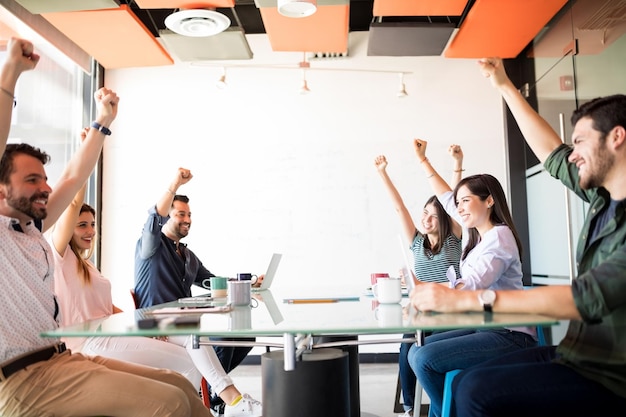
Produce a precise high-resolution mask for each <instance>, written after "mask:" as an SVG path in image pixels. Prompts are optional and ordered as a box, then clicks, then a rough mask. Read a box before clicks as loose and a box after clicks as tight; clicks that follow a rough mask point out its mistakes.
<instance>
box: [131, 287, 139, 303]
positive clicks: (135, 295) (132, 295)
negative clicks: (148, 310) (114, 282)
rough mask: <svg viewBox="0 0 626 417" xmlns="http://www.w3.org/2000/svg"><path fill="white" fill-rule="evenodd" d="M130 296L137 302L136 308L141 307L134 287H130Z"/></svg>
mask: <svg viewBox="0 0 626 417" xmlns="http://www.w3.org/2000/svg"><path fill="white" fill-rule="evenodd" d="M130 296H131V297H133V303H135V308H139V299H138V298H137V294H135V290H134V289H132V288H131V289H130Z"/></svg>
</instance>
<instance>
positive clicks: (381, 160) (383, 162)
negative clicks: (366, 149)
mask: <svg viewBox="0 0 626 417" xmlns="http://www.w3.org/2000/svg"><path fill="white" fill-rule="evenodd" d="M374 165H376V169H378V170H379V171H384V170H385V169H386V168H387V158H385V155H378V156H377V157H376V159H374Z"/></svg>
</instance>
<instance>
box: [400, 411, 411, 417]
mask: <svg viewBox="0 0 626 417" xmlns="http://www.w3.org/2000/svg"><path fill="white" fill-rule="evenodd" d="M398 417H413V410H406V411H405V412H404V414H398Z"/></svg>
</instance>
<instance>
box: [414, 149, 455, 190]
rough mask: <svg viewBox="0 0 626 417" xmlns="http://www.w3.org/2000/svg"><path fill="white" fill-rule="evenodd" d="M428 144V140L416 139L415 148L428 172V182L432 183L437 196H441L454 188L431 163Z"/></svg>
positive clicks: (423, 167) (425, 170)
mask: <svg viewBox="0 0 626 417" xmlns="http://www.w3.org/2000/svg"><path fill="white" fill-rule="evenodd" d="M427 146H428V142H426V141H425V140H422V139H415V140H414V141H413V148H414V149H415V154H416V155H417V159H418V160H419V163H420V165H421V166H422V169H423V170H424V174H426V178H427V179H428V183H429V184H430V186H431V188H432V189H433V192H434V193H435V195H436V196H437V197H439V196H441V195H442V194H443V193H445V192H448V191H452V188H450V186H449V185H448V183H447V182H446V181H445V180H444V179H443V178H442V177H441V175H439V173H438V172H437V171H436V170H435V168H434V167H433V166H432V165H431V164H430V161H429V160H428V158H427V157H426V147H427Z"/></svg>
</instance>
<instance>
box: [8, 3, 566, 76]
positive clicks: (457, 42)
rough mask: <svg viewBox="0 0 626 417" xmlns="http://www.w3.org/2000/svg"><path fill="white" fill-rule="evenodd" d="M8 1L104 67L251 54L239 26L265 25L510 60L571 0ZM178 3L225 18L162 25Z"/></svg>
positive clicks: (342, 42) (301, 35)
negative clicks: (196, 25)
mask: <svg viewBox="0 0 626 417" xmlns="http://www.w3.org/2000/svg"><path fill="white" fill-rule="evenodd" d="M10 1H13V2H15V3H19V4H21V5H22V6H23V7H24V8H26V9H27V10H29V11H31V13H33V14H41V15H42V16H43V17H44V18H45V19H47V20H48V21H50V23H51V24H53V25H54V26H55V27H57V28H58V29H59V31H61V32H62V33H63V34H65V35H66V36H67V37H68V38H69V39H71V40H72V41H74V42H75V43H76V44H77V45H78V46H79V47H80V48H82V49H84V51H85V52H87V53H88V54H90V55H91V56H93V57H94V58H95V59H96V60H97V61H98V62H99V63H100V64H101V65H102V66H103V67H104V68H105V69H109V68H120V67H136V66H153V65H171V64H173V63H174V58H177V59H179V60H183V61H187V60H190V61H193V60H223V59H251V58H252V56H253V51H251V50H250V47H249V45H248V42H247V40H246V36H245V35H246V33H266V34H267V36H268V38H269V41H270V44H271V47H272V50H274V51H277V52H278V51H281V52H282V51H289V52H313V53H332V54H334V53H337V54H347V52H348V51H347V49H348V33H349V32H350V31H351V30H369V31H370V39H369V41H370V42H371V43H372V45H371V46H370V47H368V55H377V56H420V55H441V54H443V56H445V57H447V58H477V57H482V56H494V55H497V56H501V57H503V58H513V57H515V56H517V55H518V54H519V53H520V52H521V51H522V50H523V49H524V48H525V47H526V45H528V44H529V43H530V42H531V41H532V39H533V38H534V37H535V36H536V35H537V34H538V33H539V31H540V30H541V29H542V28H543V27H544V26H545V24H546V23H547V22H548V21H549V20H550V19H551V18H552V17H553V16H554V15H555V14H556V13H557V12H558V11H559V10H560V9H561V8H562V7H563V6H564V5H565V4H566V3H567V1H568V0H352V1H350V0H317V10H316V12H315V13H314V14H313V15H311V16H308V17H304V18H289V17H285V16H282V15H280V14H279V13H278V11H277V8H276V4H277V0H209V1H202V0H199V1H193V0H10ZM114 4H115V5H116V6H112V5H114ZM179 9H212V10H216V11H217V12H219V13H223V14H224V15H226V16H228V17H229V20H230V21H231V26H230V28H229V29H228V30H227V31H225V32H223V33H220V34H217V35H215V36H214V38H213V39H202V40H201V39H192V38H191V37H181V36H182V35H178V34H174V33H171V31H168V30H167V29H168V28H166V27H165V25H164V20H165V18H166V17H167V16H169V15H171V14H172V13H174V12H176V11H177V10H179ZM370 12H371V13H370ZM240 16H241V19H240ZM247 28H250V30H251V32H248V31H247ZM355 28H358V29H355ZM102 34H106V35H105V36H102ZM174 35H176V36H174ZM231 52H232V53H231ZM225 57H228V58H225Z"/></svg>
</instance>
